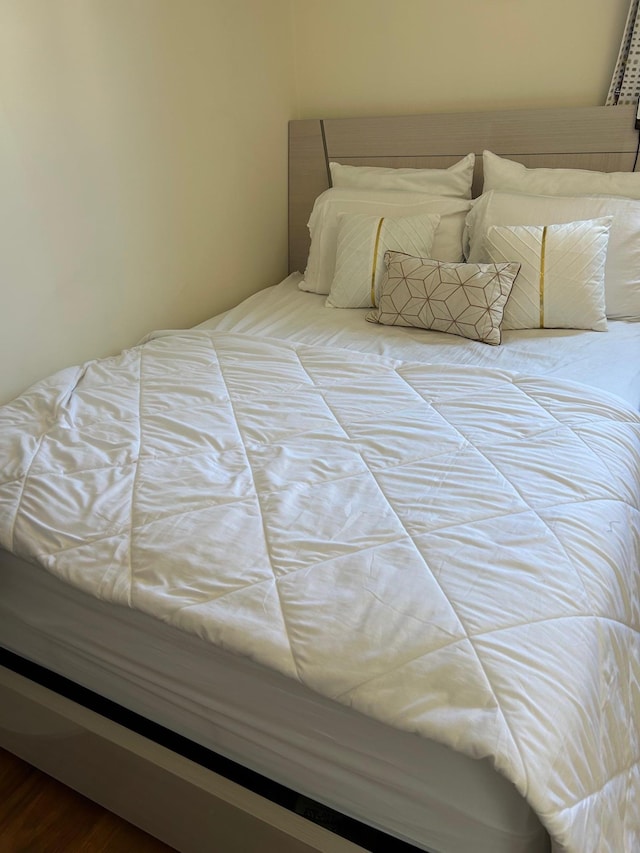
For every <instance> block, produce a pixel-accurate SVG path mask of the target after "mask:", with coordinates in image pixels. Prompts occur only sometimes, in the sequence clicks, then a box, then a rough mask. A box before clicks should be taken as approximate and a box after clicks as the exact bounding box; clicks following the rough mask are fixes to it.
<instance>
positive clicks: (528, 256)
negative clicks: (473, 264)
mask: <svg viewBox="0 0 640 853" xmlns="http://www.w3.org/2000/svg"><path fill="white" fill-rule="evenodd" d="M611 221H612V217H611V216H604V217H602V218H600V219H591V220H586V221H582V222H566V223H563V224H560V225H492V226H491V227H490V228H489V229H488V230H487V233H486V236H485V250H486V254H487V256H488V258H489V259H490V260H491V261H493V263H501V262H504V261H517V262H518V263H519V264H520V273H519V275H518V277H517V278H516V280H515V282H514V284H513V288H512V290H511V294H510V295H509V299H508V300H507V304H506V306H505V309H504V316H503V320H502V328H503V329H545V328H546V329H593V330H594V331H606V329H607V317H606V310H605V298H604V271H605V263H606V259H607V244H608V241H609V229H610V227H611Z"/></svg>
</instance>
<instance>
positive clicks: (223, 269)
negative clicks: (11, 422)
mask: <svg viewBox="0 0 640 853" xmlns="http://www.w3.org/2000/svg"><path fill="white" fill-rule="evenodd" d="M289 26H290V9H289V0H269V2H268V3H265V2H263V0H233V2H228V0H184V2H183V0H0V402H1V401H3V400H6V399H8V398H9V397H11V396H13V395H14V394H16V393H18V392H19V391H20V390H22V389H23V388H24V387H25V386H26V385H27V384H29V383H31V382H32V381H34V380H36V379H38V378H40V377H42V376H44V375H46V374H48V373H50V372H52V371H53V370H55V369H58V368H59V367H62V366H66V365H68V364H72V363H75V362H78V361H82V360H85V359H87V358H92V357H95V356H100V355H103V354H106V353H111V352H114V351H117V350H118V349H120V348H121V347H123V346H128V345H130V344H132V343H134V342H135V341H136V340H138V339H139V337H141V336H142V335H143V334H144V333H145V332H147V331H148V330H149V329H152V328H167V327H180V326H184V325H190V324H193V323H195V322H197V321H199V320H203V319H205V318H206V317H207V316H210V315H212V314H214V313H215V312H217V311H221V310H223V309H225V308H227V307H230V306H231V305H233V304H235V303H237V302H238V301H239V300H240V299H241V298H242V297H243V296H246V295H248V294H249V293H250V292H252V291H255V290H256V289H258V288H260V287H263V286H265V285H267V284H271V283H274V282H276V281H278V280H279V279H280V278H282V276H283V275H284V274H285V272H286V221H287V214H286V186H287V184H286V156H287V120H288V119H289V118H291V117H292V114H293V87H292V73H291V54H290V51H289V50H288V45H289V43H290V39H289V35H288V28H289Z"/></svg>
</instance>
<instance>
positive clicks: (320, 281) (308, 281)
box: [300, 189, 471, 294]
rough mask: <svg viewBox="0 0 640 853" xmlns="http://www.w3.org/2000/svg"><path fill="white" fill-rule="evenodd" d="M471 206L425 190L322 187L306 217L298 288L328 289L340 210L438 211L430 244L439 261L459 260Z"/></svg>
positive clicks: (383, 212)
mask: <svg viewBox="0 0 640 853" xmlns="http://www.w3.org/2000/svg"><path fill="white" fill-rule="evenodd" d="M470 209H471V202H470V201H468V200H466V199H459V198H447V197H445V196H431V195H428V194H426V193H408V192H382V191H370V190H341V189H330V190H325V192H323V193H322V194H321V195H319V196H318V198H317V199H316V201H315V204H314V206H313V210H312V212H311V217H310V219H309V232H310V234H311V247H310V249H309V259H308V261H307V268H306V270H305V274H304V281H302V282H301V283H300V289H301V290H308V291H310V292H311V293H324V294H327V293H329V290H330V289H331V282H332V281H333V276H334V272H335V265H336V248H337V244H336V241H337V237H338V217H339V216H340V214H341V213H368V214H369V215H370V216H387V217H397V216H415V215H417V214H419V213H437V214H438V215H439V216H440V225H439V226H438V229H437V231H436V236H435V240H434V242H433V246H432V247H431V251H432V253H433V256H434V257H435V258H437V259H438V260H441V261H461V260H462V259H463V253H462V234H463V231H464V223H465V217H466V215H467V213H468V212H469V210H470Z"/></svg>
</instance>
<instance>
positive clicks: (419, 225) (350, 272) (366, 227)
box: [325, 213, 440, 308]
mask: <svg viewBox="0 0 640 853" xmlns="http://www.w3.org/2000/svg"><path fill="white" fill-rule="evenodd" d="M439 223H440V217H439V216H438V214H434V213H422V214H419V215H418V216H401V217H396V218H393V217H392V218H388V217H386V216H369V215H367V214H366V213H352V214H343V215H342V216H340V217H339V218H338V241H337V252H336V269H335V274H334V277H333V281H332V283H331V290H330V291H329V295H328V297H327V300H326V303H325V304H326V305H327V307H329V308H375V307H376V306H377V304H378V296H379V293H380V282H381V281H382V278H383V275H384V272H385V264H384V253H385V252H386V251H387V250H389V249H390V250H393V251H396V252H406V253H407V254H409V255H421V256H423V257H425V256H426V257H428V256H429V255H430V254H431V248H432V246H433V241H434V238H435V234H436V230H437V228H438V225H439Z"/></svg>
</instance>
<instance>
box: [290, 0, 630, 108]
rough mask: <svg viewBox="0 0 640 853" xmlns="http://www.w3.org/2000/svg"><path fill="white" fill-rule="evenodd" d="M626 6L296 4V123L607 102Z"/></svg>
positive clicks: (327, 0) (494, 0)
mask: <svg viewBox="0 0 640 853" xmlns="http://www.w3.org/2000/svg"><path fill="white" fill-rule="evenodd" d="M628 8H629V0H535V2H533V0H322V2H318V0H292V9H293V16H294V44H295V46H296V82H297V89H298V103H299V115H300V118H311V117H314V118H315V117H319V116H331V117H334V118H335V117H342V116H347V115H383V114H391V113H395V114H397V115H401V114H404V113H419V112H426V111H434V110H440V111H452V110H460V109H492V108H496V109H502V108H517V107H543V106H544V107H553V106H565V105H575V106H582V105H585V106H587V105H597V104H602V103H604V98H605V96H606V93H607V90H608V87H609V81H610V79H611V74H612V72H613V67H614V65H615V60H616V57H617V53H618V48H619V45H620V39H621V36H622V31H623V28H624V23H625V20H626V15H627V11H628Z"/></svg>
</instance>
